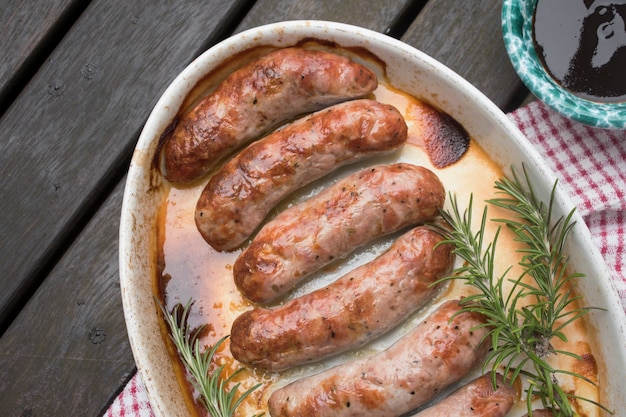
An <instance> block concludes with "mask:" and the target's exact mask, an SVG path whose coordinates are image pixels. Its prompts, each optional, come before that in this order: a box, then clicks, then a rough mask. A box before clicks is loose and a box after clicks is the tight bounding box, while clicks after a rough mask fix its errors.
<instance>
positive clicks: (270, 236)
mask: <svg viewBox="0 0 626 417" xmlns="http://www.w3.org/2000/svg"><path fill="white" fill-rule="evenodd" d="M444 200H445V190H444V187H443V185H442V184H441V181H440V180H439V178H437V176H436V175H435V174H434V173H432V172H431V171H429V170H428V169H426V168H424V167H419V166H415V165H411V164H405V163H398V164H392V165H379V166H374V167H370V168H367V169H364V170H362V171H359V172H357V173H355V174H352V175H349V176H348V177H346V178H343V179H341V180H339V181H337V182H336V183H335V184H333V185H332V186H330V187H328V188H326V189H325V190H324V191H322V192H320V193H319V194H317V195H315V196H314V197H312V198H311V199H309V200H307V201H305V202H303V203H300V204H297V205H294V206H292V207H290V208H288V209H286V210H284V211H283V212H281V213H280V214H279V215H278V216H276V217H275V218H274V219H273V220H272V221H270V222H268V223H267V224H265V226H263V227H262V228H261V230H260V231H259V232H258V233H257V235H256V236H255V238H254V239H253V240H252V243H251V244H250V245H249V246H248V247H247V248H246V249H245V250H244V252H242V254H241V255H240V256H239V257H238V258H237V260H236V261H235V264H234V267H233V275H234V279H235V283H236V284H237V287H238V288H239V289H240V290H241V292H242V293H243V295H244V296H246V297H247V298H248V299H250V300H252V301H255V302H258V303H264V302H269V301H272V300H274V299H276V298H278V297H280V296H282V295H283V294H285V293H286V292H288V291H289V290H290V289H291V288H293V286H294V285H295V284H296V283H298V282H299V281H301V280H302V279H304V278H305V277H306V276H308V275H309V274H311V273H312V272H314V271H316V270H318V269H320V268H321V267H323V266H324V265H327V264H328V263H330V262H332V261H333V260H334V259H337V258H342V257H345V256H346V255H348V254H349V253H350V252H351V251H353V250H354V249H355V248H357V247H359V246H361V245H363V244H365V243H367V242H369V241H371V240H372V239H374V238H376V237H379V236H382V235H385V234H389V233H393V232H395V231H398V230H400V229H402V228H404V227H408V226H411V225H414V224H418V223H422V222H425V221H428V220H431V219H433V218H434V217H435V216H436V215H437V214H438V211H439V209H441V208H442V207H443V203H444Z"/></svg>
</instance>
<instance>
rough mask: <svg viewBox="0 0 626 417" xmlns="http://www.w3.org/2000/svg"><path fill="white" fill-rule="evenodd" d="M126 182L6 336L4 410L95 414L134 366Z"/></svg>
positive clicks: (10, 413)
mask: <svg viewBox="0 0 626 417" xmlns="http://www.w3.org/2000/svg"><path fill="white" fill-rule="evenodd" d="M122 194H123V182H120V183H119V185H118V186H117V187H116V188H115V189H114V191H113V193H112V194H111V195H110V197H109V198H108V199H107V200H106V202H105V204H104V205H103V206H102V208H101V210H99V212H98V214H97V215H96V216H95V217H94V218H93V220H92V221H91V222H89V224H88V225H87V227H86V228H85V230H84V232H83V233H82V234H81V236H80V237H79V238H78V239H77V240H76V241H75V243H74V244H73V245H72V246H71V247H70V248H69V249H68V251H67V252H66V253H65V255H64V256H63V257H62V258H61V259H60V261H59V263H58V264H57V265H56V267H55V268H54V269H53V270H52V271H51V273H50V275H49V276H48V278H47V279H46V281H45V282H44V283H43V284H42V286H41V287H40V288H39V290H38V291H37V293H36V294H35V295H34V296H33V297H32V299H31V300H30V302H29V303H28V305H27V306H26V307H25V308H24V309H23V310H22V312H21V313H20V315H19V316H18V317H17V319H16V320H15V321H14V322H13V324H12V326H11V327H10V328H9V329H8V330H7V331H6V333H5V334H4V335H3V337H2V339H0V415H1V416H4V417H19V416H33V417H34V416H49V417H51V416H96V415H100V414H101V413H103V412H104V410H105V409H106V407H107V406H108V404H109V402H110V401H111V400H112V397H113V396H115V394H116V392H117V389H118V387H121V386H122V385H124V383H125V382H126V381H127V380H128V379H129V378H130V376H131V375H132V373H133V371H134V360H133V357H132V354H131V350H130V345H129V342H128V337H127V334H126V327H125V325H124V316H123V314H122V302H121V297H120V285H119V276H118V238H117V233H118V229H119V213H120V208H121V201H122Z"/></svg>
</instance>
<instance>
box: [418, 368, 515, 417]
mask: <svg viewBox="0 0 626 417" xmlns="http://www.w3.org/2000/svg"><path fill="white" fill-rule="evenodd" d="M496 385H497V387H496V389H494V387H493V381H492V379H491V374H485V375H483V376H480V377H478V378H476V379H475V380H473V381H472V382H470V383H469V384H467V385H465V386H463V387H461V388H459V389H458V390H456V391H454V392H453V393H452V394H450V395H449V396H448V397H446V398H444V399H443V400H441V401H440V402H438V403H437V404H435V405H433V406H432V407H429V408H427V409H425V410H424V411H421V412H419V413H417V414H414V415H413V416H412V417H448V416H455V417H504V416H505V415H506V413H508V412H509V410H510V409H511V407H513V404H514V403H515V398H516V397H517V390H516V389H515V387H514V386H513V385H510V384H508V383H506V382H505V381H504V378H502V375H500V374H496Z"/></svg>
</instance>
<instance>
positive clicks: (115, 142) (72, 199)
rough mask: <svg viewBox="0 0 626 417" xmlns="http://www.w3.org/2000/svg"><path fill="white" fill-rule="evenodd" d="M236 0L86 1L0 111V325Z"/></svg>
mask: <svg viewBox="0 0 626 417" xmlns="http://www.w3.org/2000/svg"><path fill="white" fill-rule="evenodd" d="M247 3H248V0H238V1H232V2H223V1H220V0H193V1H184V2H183V1H179V2H154V1H151V0H138V1H132V2H129V1H123V0H115V1H112V0H98V1H94V2H92V3H90V5H89V7H88V8H87V9H86V10H85V12H84V13H83V14H82V15H81V17H80V19H78V21H77V22H76V24H75V25H74V26H73V27H72V29H71V31H69V32H68V34H67V35H66V36H65V37H64V38H63V40H62V42H61V43H60V44H59V45H58V47H57V48H56V49H55V51H54V52H53V54H52V55H51V56H50V58H49V59H48V60H47V61H46V63H45V65H44V66H43V67H42V68H41V69H40V70H39V71H38V72H37V74H36V76H35V77H33V79H32V80H31V82H29V84H28V86H27V87H26V88H25V89H24V90H23V91H22V93H21V94H20V96H19V97H18V98H17V99H16V101H15V102H14V103H13V104H12V106H11V107H10V108H9V109H8V110H7V111H6V112H5V114H4V115H3V117H2V118H1V119H0V131H2V141H0V176H1V177H2V185H0V187H1V189H0V191H1V192H0V195H2V199H0V212H2V213H3V216H2V220H0V222H1V223H0V230H2V233H1V237H0V259H2V263H1V264H0V275H1V276H2V277H4V278H3V279H2V280H0V332H1V331H2V329H3V328H4V327H5V326H6V325H7V323H9V322H10V320H11V319H12V318H13V316H14V315H15V312H16V311H17V310H18V309H19V307H20V305H21V304H22V303H23V302H24V300H25V299H27V297H28V295H29V294H30V293H31V292H32V288H36V286H37V285H38V283H39V280H40V275H43V274H45V272H46V270H48V269H49V268H50V266H51V265H53V264H54V262H55V261H56V258H58V256H59V255H60V254H61V253H62V250H63V248H64V244H65V243H66V241H67V240H68V239H71V238H73V236H74V235H75V234H76V233H77V231H79V230H80V227H82V226H83V225H84V223H85V221H86V219H88V217H89V216H90V214H91V212H92V211H93V209H94V207H96V206H97V205H98V204H99V203H100V194H101V190H102V188H103V187H104V188H106V187H107V184H111V183H114V182H115V181H116V180H118V179H119V177H120V175H121V174H120V172H122V171H125V170H126V167H127V164H128V160H129V158H130V155H131V153H132V149H133V147H134V143H135V141H136V138H137V135H138V132H139V131H140V129H141V127H142V124H143V123H144V121H145V120H146V118H147V116H148V114H149V112H150V110H151V108H152V107H153V105H154V104H155V103H156V100H157V99H158V97H159V96H160V94H161V93H162V92H163V91H164V90H165V88H166V87H167V85H168V84H169V83H170V82H171V80H172V79H173V78H174V77H175V76H176V75H177V74H178V73H179V72H180V71H181V70H182V69H183V67H184V66H185V65H186V64H187V63H188V62H190V61H191V60H192V59H193V58H194V57H195V56H196V55H197V54H198V53H199V52H201V51H203V50H204V49H205V48H206V47H207V46H208V45H210V44H212V43H215V42H216V41H217V40H219V39H221V37H223V36H224V35H225V34H226V33H227V32H226V30H228V28H229V27H231V26H234V23H233V21H234V20H235V19H238V17H239V13H241V12H242V11H243V12H245V10H247V8H248V5H247Z"/></svg>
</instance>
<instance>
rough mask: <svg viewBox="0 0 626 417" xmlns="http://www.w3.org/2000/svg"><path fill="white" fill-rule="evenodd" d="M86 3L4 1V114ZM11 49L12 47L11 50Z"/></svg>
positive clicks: (0, 76)
mask: <svg viewBox="0 0 626 417" xmlns="http://www.w3.org/2000/svg"><path fill="white" fill-rule="evenodd" d="M84 4H86V2H83V1H79V0H50V1H38V2H31V1H25V0H4V1H3V2H2V7H0V45H3V47H2V48H0V103H3V104H2V105H0V112H1V111H2V110H3V108H5V104H7V101H8V100H9V99H10V96H12V95H13V94H15V93H17V91H18V90H19V89H20V88H21V86H22V84H23V83H24V82H26V81H27V80H28V78H29V77H30V75H32V74H33V73H34V71H35V70H36V67H37V66H38V65H39V64H40V63H41V61H42V60H43V59H45V54H46V53H47V52H48V48H49V47H52V46H53V45H52V44H53V43H54V42H56V41H57V38H58V37H59V36H61V35H62V31H63V24H64V23H65V22H67V21H69V20H72V19H73V18H74V17H75V15H76V14H77V13H80V11H81V10H82V8H83V7H84ZM9 46H10V47H9Z"/></svg>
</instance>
